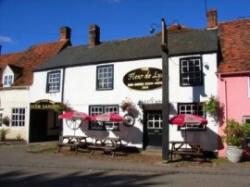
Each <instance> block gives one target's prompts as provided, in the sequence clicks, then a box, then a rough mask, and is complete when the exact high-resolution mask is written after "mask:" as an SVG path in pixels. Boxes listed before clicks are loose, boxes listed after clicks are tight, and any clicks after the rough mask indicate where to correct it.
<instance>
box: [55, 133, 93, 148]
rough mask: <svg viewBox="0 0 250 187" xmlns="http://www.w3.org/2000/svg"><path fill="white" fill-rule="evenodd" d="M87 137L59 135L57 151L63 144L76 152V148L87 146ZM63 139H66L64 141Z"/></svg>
mask: <svg viewBox="0 0 250 187" xmlns="http://www.w3.org/2000/svg"><path fill="white" fill-rule="evenodd" d="M87 138H88V137H86V136H60V137H59V142H58V144H57V146H58V152H60V151H61V148H62V147H63V146H69V147H70V148H71V149H74V150H75V151H76V152H77V150H78V148H82V147H86V146H87ZM64 140H68V141H67V142H66V143H65V142H64Z"/></svg>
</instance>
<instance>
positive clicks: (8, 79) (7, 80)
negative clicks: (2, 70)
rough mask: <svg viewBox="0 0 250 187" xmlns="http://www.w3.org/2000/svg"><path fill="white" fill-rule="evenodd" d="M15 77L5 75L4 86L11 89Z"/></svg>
mask: <svg viewBox="0 0 250 187" xmlns="http://www.w3.org/2000/svg"><path fill="white" fill-rule="evenodd" d="M13 81H14V76H13V75H4V76H3V86H4V87H10V86H11V85H12V84H13Z"/></svg>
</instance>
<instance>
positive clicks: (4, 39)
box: [0, 35, 13, 43]
mask: <svg viewBox="0 0 250 187" xmlns="http://www.w3.org/2000/svg"><path fill="white" fill-rule="evenodd" d="M0 43H13V39H12V38H11V37H9V36H3V35H0Z"/></svg>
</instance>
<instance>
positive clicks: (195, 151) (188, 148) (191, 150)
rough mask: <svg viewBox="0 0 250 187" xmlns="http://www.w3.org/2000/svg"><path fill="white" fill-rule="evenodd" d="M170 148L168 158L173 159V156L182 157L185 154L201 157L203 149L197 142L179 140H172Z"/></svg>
mask: <svg viewBox="0 0 250 187" xmlns="http://www.w3.org/2000/svg"><path fill="white" fill-rule="evenodd" d="M170 144H171V150H170V160H171V161H172V160H173V156H175V155H181V156H182V157H185V156H192V157H203V156H204V154H203V150H202V148H201V146H200V144H198V143H194V142H179V141H172V142H170Z"/></svg>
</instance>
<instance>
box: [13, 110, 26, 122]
mask: <svg viewBox="0 0 250 187" xmlns="http://www.w3.org/2000/svg"><path fill="white" fill-rule="evenodd" d="M11 124H12V126H13V127H22V126H24V124H25V108H13V109H12V115H11Z"/></svg>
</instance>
